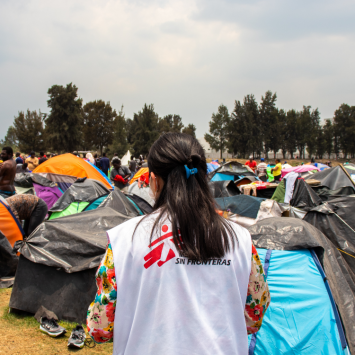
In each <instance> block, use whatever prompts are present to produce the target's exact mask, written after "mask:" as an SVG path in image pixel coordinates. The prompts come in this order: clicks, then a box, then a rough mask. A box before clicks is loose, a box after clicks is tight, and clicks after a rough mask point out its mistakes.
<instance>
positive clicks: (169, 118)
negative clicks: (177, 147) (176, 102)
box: [158, 115, 184, 133]
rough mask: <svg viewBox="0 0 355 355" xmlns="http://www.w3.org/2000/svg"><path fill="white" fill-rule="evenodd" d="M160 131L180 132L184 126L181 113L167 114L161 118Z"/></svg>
mask: <svg viewBox="0 0 355 355" xmlns="http://www.w3.org/2000/svg"><path fill="white" fill-rule="evenodd" d="M158 125H159V131H160V133H163V132H177V133H180V132H181V130H182V129H183V128H184V124H183V123H182V119H181V117H180V116H179V115H166V116H164V117H163V118H162V119H160V120H159V124H158Z"/></svg>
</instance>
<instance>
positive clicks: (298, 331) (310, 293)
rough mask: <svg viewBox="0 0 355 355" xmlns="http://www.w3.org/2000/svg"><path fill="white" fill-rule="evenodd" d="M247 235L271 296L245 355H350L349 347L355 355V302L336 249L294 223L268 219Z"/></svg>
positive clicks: (311, 230) (302, 223)
mask: <svg viewBox="0 0 355 355" xmlns="http://www.w3.org/2000/svg"><path fill="white" fill-rule="evenodd" d="M249 231H250V234H251V236H252V240H253V243H254V245H255V247H256V248H257V250H258V253H259V256H260V259H261V261H262V263H263V265H264V270H265V273H266V275H267V281H268V285H269V289H270V294H271V303H270V306H269V308H268V310H267V312H266V314H265V316H264V320H263V324H262V327H261V329H260V330H259V332H258V333H256V334H255V335H251V336H249V344H250V346H249V354H255V355H259V354H302V355H317V354H319V355H321V354H322V355H324V354H327V355H328V354H329V355H330V354H349V351H348V350H349V349H348V347H347V346H349V348H350V350H351V351H352V352H353V353H354V351H355V323H354V314H355V297H354V292H353V291H352V289H351V287H352V286H351V283H349V282H348V278H349V274H348V272H347V270H346V268H344V266H343V265H342V263H341V260H340V261H339V254H340V253H339V252H338V251H337V250H336V248H334V247H333V245H332V244H331V243H329V241H328V240H327V238H325V236H324V235H323V234H322V233H321V232H320V231H319V230H317V229H316V228H314V227H313V226H311V225H310V224H308V223H307V222H305V221H302V220H299V219H295V218H269V219H267V220H262V221H259V222H257V223H256V224H255V225H253V226H251V227H249ZM338 310H339V313H340V317H339V313H338ZM343 326H344V328H345V334H344V328H343ZM345 335H346V338H345Z"/></svg>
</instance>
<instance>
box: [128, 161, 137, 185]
mask: <svg viewBox="0 0 355 355" xmlns="http://www.w3.org/2000/svg"><path fill="white" fill-rule="evenodd" d="M129 170H131V179H133V176H134V175H135V173H136V172H137V162H136V161H135V160H134V157H133V155H132V156H131V161H130V162H129Z"/></svg>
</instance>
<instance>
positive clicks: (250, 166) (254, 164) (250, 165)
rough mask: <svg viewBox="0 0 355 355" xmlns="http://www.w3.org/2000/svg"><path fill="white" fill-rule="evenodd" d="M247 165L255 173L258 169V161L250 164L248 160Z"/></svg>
mask: <svg viewBox="0 0 355 355" xmlns="http://www.w3.org/2000/svg"><path fill="white" fill-rule="evenodd" d="M245 165H248V166H249V168H251V169H252V170H253V171H255V169H256V161H255V160H253V161H252V162H250V160H248V161H247V162H246V163H245Z"/></svg>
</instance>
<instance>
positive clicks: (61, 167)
mask: <svg viewBox="0 0 355 355" xmlns="http://www.w3.org/2000/svg"><path fill="white" fill-rule="evenodd" d="M33 173H48V174H54V175H66V176H73V177H76V178H83V177H87V178H88V179H94V180H97V181H100V182H102V183H103V184H104V185H105V186H106V187H107V188H108V189H110V190H112V189H113V187H112V186H111V185H110V182H109V180H108V178H107V177H106V178H105V177H104V175H103V174H101V172H100V171H99V170H98V169H97V168H96V167H94V166H93V165H91V164H90V163H88V162H86V161H85V160H83V159H81V158H78V157H77V156H75V155H73V154H70V153H67V154H62V155H58V156H56V157H53V158H51V159H48V160H47V161H45V162H44V163H42V164H41V165H38V166H37V168H36V169H34V170H33Z"/></svg>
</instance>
